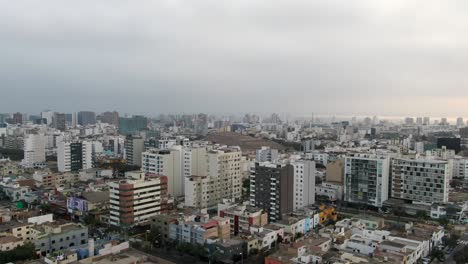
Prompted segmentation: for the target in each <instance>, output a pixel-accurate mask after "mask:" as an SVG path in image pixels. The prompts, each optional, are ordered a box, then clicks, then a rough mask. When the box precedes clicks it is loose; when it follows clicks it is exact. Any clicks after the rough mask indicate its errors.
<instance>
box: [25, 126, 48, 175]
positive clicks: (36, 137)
mask: <svg viewBox="0 0 468 264" xmlns="http://www.w3.org/2000/svg"><path fill="white" fill-rule="evenodd" d="M45 147H46V137H45V136H44V135H41V134H28V135H27V136H26V138H25V139H24V149H23V150H24V160H23V162H22V164H23V166H24V167H27V168H32V167H34V166H35V165H36V164H38V163H44V162H45V161H46V150H45Z"/></svg>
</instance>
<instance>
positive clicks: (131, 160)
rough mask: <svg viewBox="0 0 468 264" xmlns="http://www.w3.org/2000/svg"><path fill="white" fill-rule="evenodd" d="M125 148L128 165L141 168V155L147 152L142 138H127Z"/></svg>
mask: <svg viewBox="0 0 468 264" xmlns="http://www.w3.org/2000/svg"><path fill="white" fill-rule="evenodd" d="M124 147H125V153H124V154H125V155H124V157H125V159H126V160H127V164H131V165H135V166H140V167H141V153H143V151H144V150H145V140H144V139H143V138H142V137H140V136H127V137H126V138H125V144H124Z"/></svg>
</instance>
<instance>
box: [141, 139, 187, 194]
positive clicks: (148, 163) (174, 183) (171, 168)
mask: <svg viewBox="0 0 468 264" xmlns="http://www.w3.org/2000/svg"><path fill="white" fill-rule="evenodd" d="M187 151H189V149H187V148H184V147H182V146H173V147H171V148H170V149H165V150H160V149H150V150H148V151H145V152H143V153H142V167H141V169H142V171H144V172H146V173H154V174H159V175H164V176H167V178H168V192H169V194H170V195H171V196H172V197H181V196H184V184H185V183H184V181H185V176H186V174H187V175H188V171H186V166H187V162H189V160H188V159H189V155H188V154H186V152H187Z"/></svg>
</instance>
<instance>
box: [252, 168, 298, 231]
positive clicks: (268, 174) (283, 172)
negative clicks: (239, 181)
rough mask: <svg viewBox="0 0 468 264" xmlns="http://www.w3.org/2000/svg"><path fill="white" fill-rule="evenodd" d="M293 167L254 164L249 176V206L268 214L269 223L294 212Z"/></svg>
mask: <svg viewBox="0 0 468 264" xmlns="http://www.w3.org/2000/svg"><path fill="white" fill-rule="evenodd" d="M293 203H294V166H292V165H291V164H277V163H270V162H264V163H258V162H256V163H255V170H254V171H253V172H252V175H250V205H251V206H254V207H258V208H261V209H263V210H265V211H267V212H268V219H269V222H276V221H279V220H281V219H282V216H283V214H285V213H289V212H292V211H293V210H294V204H293Z"/></svg>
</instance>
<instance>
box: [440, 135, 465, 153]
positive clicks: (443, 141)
mask: <svg viewBox="0 0 468 264" xmlns="http://www.w3.org/2000/svg"><path fill="white" fill-rule="evenodd" d="M444 146H445V147H447V149H452V150H454V151H455V154H457V153H458V152H460V150H461V140H460V138H455V137H440V138H437V148H440V149H441V148H442V147H444Z"/></svg>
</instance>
